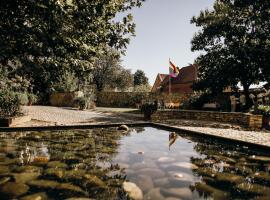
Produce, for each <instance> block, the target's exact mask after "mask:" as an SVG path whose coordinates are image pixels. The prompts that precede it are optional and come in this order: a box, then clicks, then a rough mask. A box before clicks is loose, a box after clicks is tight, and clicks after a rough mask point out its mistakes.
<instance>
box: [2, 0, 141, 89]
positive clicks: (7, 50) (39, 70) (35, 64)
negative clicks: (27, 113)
mask: <svg viewBox="0 0 270 200" xmlns="http://www.w3.org/2000/svg"><path fill="white" fill-rule="evenodd" d="M143 1H144V0H121V1H114V0H108V1H103V0H95V1H81V0H58V1H56V0H46V1H44V0H35V1H34V0H14V1H9V0H1V4H0V46H1V48H0V64H2V66H3V67H7V64H8V62H9V61H14V60H16V61H18V62H19V63H20V69H19V70H18V72H17V73H20V74H23V75H25V76H28V77H33V82H34V84H35V87H36V90H42V91H46V89H47V88H48V87H49V86H50V85H51V84H52V83H51V82H54V81H57V77H59V76H61V75H62V74H63V73H64V71H66V70H68V71H72V72H76V74H77V76H80V75H82V74H84V75H85V74H87V73H88V72H89V69H91V68H92V66H93V62H94V60H95V58H96V57H98V56H99V55H101V54H104V50H106V48H107V47H108V46H110V47H113V48H115V49H117V50H119V51H121V52H124V50H125V48H126V45H127V44H128V43H129V39H130V36H133V35H134V31H135V24H134V23H133V21H132V15H131V14H127V15H126V16H124V17H123V19H122V20H121V21H119V22H117V21H115V20H114V18H115V16H116V15H117V14H118V13H119V12H125V13H128V11H129V10H130V9H131V8H132V7H134V6H141V3H142V2H143Z"/></svg>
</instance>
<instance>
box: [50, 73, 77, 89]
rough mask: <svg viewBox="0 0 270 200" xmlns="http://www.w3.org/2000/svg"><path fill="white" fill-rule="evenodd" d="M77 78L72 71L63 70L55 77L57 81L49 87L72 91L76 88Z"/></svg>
mask: <svg viewBox="0 0 270 200" xmlns="http://www.w3.org/2000/svg"><path fill="white" fill-rule="evenodd" d="M78 82H79V80H78V78H77V77H76V76H75V74H74V73H72V72H69V71H65V72H64V73H63V74H62V75H60V76H59V77H58V79H57V82H56V83H54V84H53V85H52V87H51V90H52V91H57V92H74V91H75V90H77V89H78Z"/></svg>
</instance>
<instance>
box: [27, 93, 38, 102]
mask: <svg viewBox="0 0 270 200" xmlns="http://www.w3.org/2000/svg"><path fill="white" fill-rule="evenodd" d="M28 100H29V103H30V104H32V103H36V102H37V101H38V97H37V95H35V94H33V93H29V94H28Z"/></svg>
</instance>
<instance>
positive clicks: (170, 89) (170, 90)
mask: <svg viewBox="0 0 270 200" xmlns="http://www.w3.org/2000/svg"><path fill="white" fill-rule="evenodd" d="M170 61H171V59H170V58H169V63H170ZM171 92H172V88H171V75H170V72H169V97H170V98H171ZM170 100H171V99H170Z"/></svg>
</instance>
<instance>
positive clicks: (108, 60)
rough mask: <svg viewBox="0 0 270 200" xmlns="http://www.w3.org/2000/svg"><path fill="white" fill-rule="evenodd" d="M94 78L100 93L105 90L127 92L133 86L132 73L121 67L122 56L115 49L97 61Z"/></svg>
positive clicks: (108, 51)
mask: <svg viewBox="0 0 270 200" xmlns="http://www.w3.org/2000/svg"><path fill="white" fill-rule="evenodd" d="M92 76H93V77H92V79H93V83H94V84H95V85H96V89H97V91H99V92H100V91H103V90H104V89H105V88H107V89H116V88H117V89H120V90H125V89H127V88H129V87H132V86H133V75H132V74H131V71H130V70H127V69H124V68H123V67H122V66H121V60H120V54H119V52H117V51H116V50H113V49H108V50H107V52H106V54H104V55H101V56H100V57H99V58H98V59H97V60H96V62H95V63H94V70H93V74H92Z"/></svg>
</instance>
